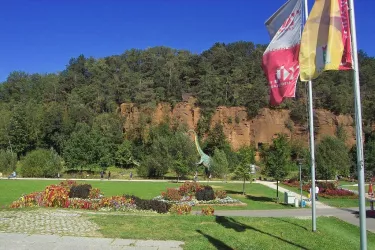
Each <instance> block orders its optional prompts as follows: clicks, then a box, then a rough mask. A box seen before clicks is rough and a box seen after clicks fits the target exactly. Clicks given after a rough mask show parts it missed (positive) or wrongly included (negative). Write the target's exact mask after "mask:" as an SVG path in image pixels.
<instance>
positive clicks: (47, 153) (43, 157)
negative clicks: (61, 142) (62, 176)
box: [20, 149, 62, 177]
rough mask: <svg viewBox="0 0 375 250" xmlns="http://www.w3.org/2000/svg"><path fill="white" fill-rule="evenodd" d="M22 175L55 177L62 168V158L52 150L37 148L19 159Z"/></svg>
mask: <svg viewBox="0 0 375 250" xmlns="http://www.w3.org/2000/svg"><path fill="white" fill-rule="evenodd" d="M20 164H21V175H22V176H23V177H56V176H57V174H58V173H59V172H60V171H61V169H62V159H61V157H60V156H59V155H58V154H57V153H56V152H55V151H54V150H47V149H37V150H34V151H31V152H30V153H28V154H27V155H26V156H25V158H24V159H22V160H21V162H20Z"/></svg>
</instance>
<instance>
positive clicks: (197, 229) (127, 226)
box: [85, 215, 375, 250]
mask: <svg viewBox="0 0 375 250" xmlns="http://www.w3.org/2000/svg"><path fill="white" fill-rule="evenodd" d="M85 216H89V218H90V219H91V220H93V221H94V222H96V223H97V224H99V226H100V228H101V229H100V232H101V233H102V234H103V235H104V236H105V237H109V238H124V239H149V240H178V241H183V242H185V245H184V246H183V248H184V249H194V250H197V249H317V250H321V249H340V250H345V249H348V250H352V249H358V248H359V245H360V242H359V239H360V233H359V228H358V227H356V226H354V225H351V224H348V223H346V222H343V221H341V220H339V219H337V218H334V217H318V218H317V232H315V233H313V232H311V219H306V220H305V219H296V218H252V217H251V218H247V217H225V216H194V215H188V216H167V215H155V216H148V215H143V216H142V215H130V216H122V215H85ZM367 239H368V243H367V244H368V249H375V235H374V234H373V233H368V238H367Z"/></svg>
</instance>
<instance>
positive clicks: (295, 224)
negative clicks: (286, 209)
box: [272, 218, 309, 231]
mask: <svg viewBox="0 0 375 250" xmlns="http://www.w3.org/2000/svg"><path fill="white" fill-rule="evenodd" d="M272 219H274V220H278V221H282V222H285V223H288V224H291V225H294V226H296V227H300V228H302V229H305V230H306V231H309V229H307V228H306V227H304V226H301V225H298V224H297V223H293V222H290V221H287V220H283V219H280V218H272Z"/></svg>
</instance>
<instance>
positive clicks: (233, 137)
mask: <svg viewBox="0 0 375 250" xmlns="http://www.w3.org/2000/svg"><path fill="white" fill-rule="evenodd" d="M120 112H121V115H122V116H123V117H125V118H126V119H125V120H126V121H125V124H124V130H125V131H127V130H130V129H134V128H137V127H139V126H144V124H143V123H142V121H146V122H147V123H152V124H158V123H160V122H162V121H164V120H168V121H170V122H173V123H185V124H186V125H187V127H188V128H189V129H196V127H197V124H198V121H199V118H200V109H199V107H197V106H196V105H195V99H194V98H193V97H190V98H187V99H186V100H185V101H183V102H180V103H177V104H176V105H175V106H174V107H172V106H171V105H170V104H168V103H160V104H158V105H157V106H156V108H139V107H138V106H136V105H135V104H132V103H123V104H122V105H121V106H120ZM314 119H315V128H316V131H315V138H316V140H317V141H319V140H321V139H322V138H323V137H324V136H327V135H329V136H333V135H335V134H336V130H337V128H338V126H339V125H340V126H342V128H343V129H344V130H345V131H346V135H347V144H348V146H352V145H354V144H355V133H354V128H353V124H354V123H353V118H352V117H351V116H349V115H338V116H336V115H334V114H333V113H331V112H330V111H327V110H320V109H318V110H315V111H314ZM216 123H220V124H221V125H222V126H223V129H224V134H225V136H226V137H227V139H228V141H229V143H230V144H231V146H232V148H233V149H234V150H236V149H239V148H240V147H242V146H246V145H254V146H255V147H259V146H260V145H261V144H270V143H272V139H273V138H274V137H275V136H276V135H277V134H278V133H284V134H286V135H287V136H288V137H289V138H290V139H292V140H300V141H302V142H303V143H304V144H305V145H308V128H307V126H306V124H307V122H306V124H304V125H296V124H294V123H293V121H292V120H291V119H290V116H289V110H272V109H268V108H264V109H262V110H260V112H259V114H258V116H256V117H255V118H253V119H248V118H247V113H246V108H244V107H224V106H220V107H218V108H217V109H216V111H215V113H214V114H213V116H212V119H211V124H210V126H211V127H213V126H215V124H216Z"/></svg>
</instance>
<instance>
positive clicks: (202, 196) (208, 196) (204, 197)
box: [195, 186, 215, 201]
mask: <svg viewBox="0 0 375 250" xmlns="http://www.w3.org/2000/svg"><path fill="white" fill-rule="evenodd" d="M195 198H197V200H199V201H210V200H213V199H215V193H214V190H213V189H212V187H211V186H203V189H200V190H198V191H197V192H196V193H195Z"/></svg>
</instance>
